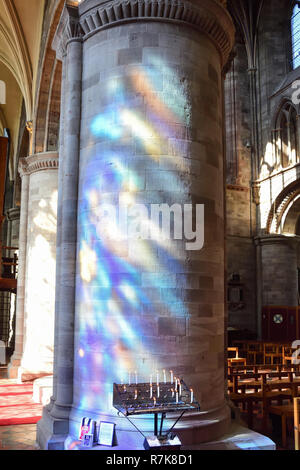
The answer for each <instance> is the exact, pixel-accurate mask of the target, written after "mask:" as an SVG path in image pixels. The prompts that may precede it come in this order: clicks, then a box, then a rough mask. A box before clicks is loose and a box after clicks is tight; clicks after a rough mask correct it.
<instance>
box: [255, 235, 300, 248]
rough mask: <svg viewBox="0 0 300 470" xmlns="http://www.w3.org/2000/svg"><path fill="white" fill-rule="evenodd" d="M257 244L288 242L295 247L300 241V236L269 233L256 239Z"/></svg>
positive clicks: (287, 243)
mask: <svg viewBox="0 0 300 470" xmlns="http://www.w3.org/2000/svg"><path fill="white" fill-rule="evenodd" d="M254 242H255V245H260V246H262V245H275V244H281V245H282V244H286V245H289V246H291V247H295V246H296V245H298V243H300V236H298V235H293V236H287V235H281V234H275V233H274V234H267V235H262V236H260V237H256V238H255V239H254Z"/></svg>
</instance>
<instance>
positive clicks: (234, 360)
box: [227, 347, 247, 366]
mask: <svg viewBox="0 0 300 470" xmlns="http://www.w3.org/2000/svg"><path fill="white" fill-rule="evenodd" d="M227 352H228V354H230V353H232V352H233V353H234V354H235V357H228V359H227V363H228V366H231V365H233V364H235V365H238V364H240V365H244V366H245V365H246V364H247V359H246V358H245V357H239V348H237V347H230V348H227Z"/></svg>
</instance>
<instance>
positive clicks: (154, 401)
mask: <svg viewBox="0 0 300 470" xmlns="http://www.w3.org/2000/svg"><path fill="white" fill-rule="evenodd" d="M153 405H154V406H155V405H156V398H155V397H153Z"/></svg>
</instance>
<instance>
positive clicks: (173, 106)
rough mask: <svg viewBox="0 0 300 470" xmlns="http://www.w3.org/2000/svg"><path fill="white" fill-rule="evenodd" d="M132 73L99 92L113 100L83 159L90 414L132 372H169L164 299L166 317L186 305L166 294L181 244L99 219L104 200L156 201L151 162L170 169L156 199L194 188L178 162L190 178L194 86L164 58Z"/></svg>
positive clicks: (83, 300) (82, 403)
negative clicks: (163, 346)
mask: <svg viewBox="0 0 300 470" xmlns="http://www.w3.org/2000/svg"><path fill="white" fill-rule="evenodd" d="M126 72H127V73H126V74H125V76H124V77H123V78H111V79H110V80H108V81H107V82H106V85H105V88H104V89H103V88H102V89H99V93H101V94H102V95H103V96H105V97H106V103H107V104H106V106H103V108H102V110H101V113H99V114H98V115H97V116H94V117H93V119H91V120H90V125H89V129H88V138H89V145H90V147H89V148H90V151H89V152H88V153H85V154H84V156H83V155H82V156H81V177H80V181H81V182H80V191H79V201H80V202H79V211H78V213H79V232H78V233H79V237H78V250H79V254H78V262H79V268H78V272H79V275H78V280H77V305H79V307H78V311H77V331H78V336H77V342H76V347H75V368H76V370H77V371H78V374H80V375H78V376H77V381H78V382H81V383H82V387H81V394H80V397H75V400H76V399H77V400H78V401H79V403H77V406H79V408H80V409H83V410H90V409H93V410H101V409H108V408H109V406H111V395H112V384H113V382H114V381H116V382H118V383H121V382H125V383H127V382H128V373H129V372H130V371H131V373H132V374H133V373H134V371H138V375H139V381H143V380H146V379H147V377H150V374H152V373H153V371H155V370H156V369H163V368H165V365H162V364H160V362H159V357H160V355H161V351H160V339H159V337H157V338H156V342H153V329H155V326H154V324H155V318H156V317H157V316H158V315H161V313H158V312H156V305H159V308H160V312H161V309H162V304H163V310H164V314H165V315H173V314H174V315H175V314H176V312H178V311H179V310H180V311H183V309H184V306H183V304H182V300H181V299H180V298H177V296H176V295H173V294H172V293H170V291H169V290H168V296H161V288H162V287H165V286H167V287H168V281H169V280H170V278H171V276H172V272H180V264H181V259H180V254H178V244H177V245H176V243H175V244H174V246H172V244H170V242H169V243H164V242H161V244H159V243H158V242H157V241H153V240H138V241H132V240H120V241H119V242H118V243H116V242H115V241H114V240H111V239H110V237H109V232H110V231H111V230H114V227H113V226H111V225H110V221H109V220H108V221H106V223H105V225H101V224H99V220H98V211H99V206H100V204H101V203H104V202H106V203H113V204H116V205H119V204H120V203H121V202H122V201H123V202H124V201H126V203H128V204H135V203H143V204H144V203H149V202H150V199H151V196H153V197H154V193H155V191H147V187H146V186H145V181H144V173H145V169H147V168H148V169H149V170H151V169H155V168H159V167H161V168H164V167H165V168H166V169H167V170H168V171H167V172H166V175H168V178H169V180H168V181H167V183H168V184H166V187H165V189H164V191H157V192H156V196H155V199H154V200H153V201H152V202H153V203H165V202H169V201H171V200H172V198H173V196H174V189H175V191H176V192H178V194H180V193H181V194H182V193H183V191H184V188H185V182H184V179H182V180H180V179H179V178H178V168H180V170H181V172H182V173H183V174H184V172H185V171H186V165H185V163H184V158H182V156H180V157H176V154H177V153H178V154H180V152H179V151H178V149H177V143H178V142H179V140H178V135H179V134H180V135H181V139H182V140H181V141H180V142H179V145H182V141H183V140H184V139H186V138H187V137H188V126H189V124H190V123H189V119H190V104H189V102H188V99H187V96H188V91H187V89H186V84H185V83H184V82H180V81H179V80H177V79H176V72H175V70H172V69H171V68H168V67H167V66H166V65H164V63H163V62H162V61H161V60H160V59H159V58H157V57H155V56H154V55H153V56H152V57H151V60H150V65H149V66H148V67H145V68H143V67H137V66H132V67H130V66H128V67H127V70H126ZM181 153H182V152H181ZM140 156H142V158H141V159H140ZM170 156H171V158H170ZM139 160H141V162H140V163H141V165H142V167H141V166H140V167H139ZM146 160H148V163H147V161H146ZM145 161H146V162H145ZM177 197H178V196H177ZM145 198H146V200H145ZM145 223H146V222H145ZM107 235H108V236H107ZM121 235H122V234H121ZM170 287H171V285H170ZM146 312H147V314H146V315H145V313H146ZM151 317H152V319H153V322H152V321H151ZM149 328H150V329H149ZM107 400H108V401H107Z"/></svg>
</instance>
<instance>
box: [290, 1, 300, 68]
mask: <svg viewBox="0 0 300 470" xmlns="http://www.w3.org/2000/svg"><path fill="white" fill-rule="evenodd" d="M291 35H292V63H293V69H296V68H297V67H299V65H300V2H296V3H295V6H294V8H293V14H292V20H291Z"/></svg>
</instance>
